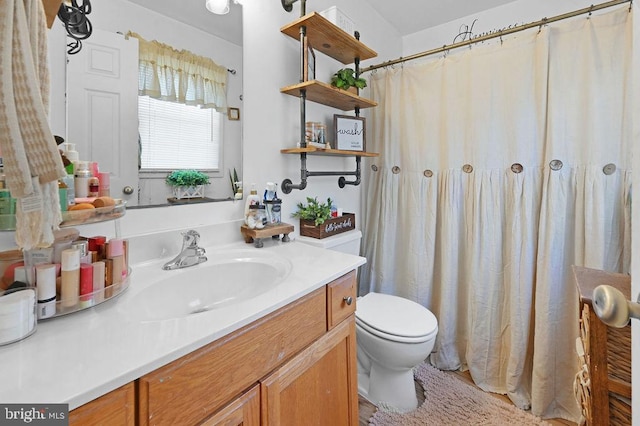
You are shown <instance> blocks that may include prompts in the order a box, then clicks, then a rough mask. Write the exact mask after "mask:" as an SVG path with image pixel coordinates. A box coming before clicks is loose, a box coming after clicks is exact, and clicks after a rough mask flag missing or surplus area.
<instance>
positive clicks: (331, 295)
mask: <svg viewBox="0 0 640 426" xmlns="http://www.w3.org/2000/svg"><path fill="white" fill-rule="evenodd" d="M356 294H357V291H356V272H355V271H351V272H349V273H348V274H345V275H343V276H341V277H340V278H338V279H337V280H335V281H333V282H332V283H330V284H328V285H327V326H328V329H329V330H330V329H332V328H333V327H335V326H336V325H338V324H339V323H340V322H341V321H343V320H344V319H345V318H346V317H348V316H349V315H351V314H352V313H354V312H355V311H356Z"/></svg>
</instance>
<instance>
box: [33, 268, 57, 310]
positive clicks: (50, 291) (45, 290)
mask: <svg viewBox="0 0 640 426" xmlns="http://www.w3.org/2000/svg"><path fill="white" fill-rule="evenodd" d="M36 277H37V278H36V280H37V282H38V285H37V288H38V318H49V317H52V316H54V315H55V313H56V265H53V264H41V265H38V266H37V267H36Z"/></svg>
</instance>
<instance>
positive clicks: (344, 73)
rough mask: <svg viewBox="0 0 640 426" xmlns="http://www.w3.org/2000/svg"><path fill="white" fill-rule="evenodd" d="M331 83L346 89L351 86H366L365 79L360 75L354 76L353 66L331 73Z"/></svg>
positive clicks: (361, 87)
mask: <svg viewBox="0 0 640 426" xmlns="http://www.w3.org/2000/svg"><path fill="white" fill-rule="evenodd" d="M331 85H332V86H334V87H337V88H338V89H343V90H348V89H349V88H351V87H357V88H358V89H364V88H365V87H367V80H365V79H364V78H362V77H357V78H356V72H355V71H354V70H353V68H343V69H341V70H338V71H336V73H335V74H333V77H331Z"/></svg>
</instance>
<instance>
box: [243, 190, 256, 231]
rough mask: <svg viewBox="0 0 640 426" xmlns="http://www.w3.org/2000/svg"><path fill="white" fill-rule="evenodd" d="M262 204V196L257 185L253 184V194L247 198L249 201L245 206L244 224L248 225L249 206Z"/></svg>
mask: <svg viewBox="0 0 640 426" xmlns="http://www.w3.org/2000/svg"><path fill="white" fill-rule="evenodd" d="M259 204H260V196H259V195H258V190H257V189H256V184H255V183H252V184H251V192H250V193H249V195H248V196H247V201H246V202H245V205H244V222H245V224H246V223H247V215H248V214H249V206H253V205H256V206H257V205H259Z"/></svg>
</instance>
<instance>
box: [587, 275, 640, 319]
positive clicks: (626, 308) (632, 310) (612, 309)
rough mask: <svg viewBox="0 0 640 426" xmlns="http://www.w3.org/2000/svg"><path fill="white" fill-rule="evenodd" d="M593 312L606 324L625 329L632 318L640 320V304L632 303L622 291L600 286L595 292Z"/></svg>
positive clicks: (608, 286)
mask: <svg viewBox="0 0 640 426" xmlns="http://www.w3.org/2000/svg"><path fill="white" fill-rule="evenodd" d="M592 300H593V310H594V312H595V313H596V315H597V316H598V318H600V319H601V320H602V322H604V323H605V324H607V325H609V326H611V327H616V328H623V327H625V326H626V325H627V324H629V320H630V319H631V318H635V319H640V304H639V303H635V302H631V301H629V300H627V298H626V297H625V296H624V294H622V292H621V291H620V290H618V289H617V288H615V287H611V286H610V285H599V286H598V287H596V288H595V289H594V290H593V296H592Z"/></svg>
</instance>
